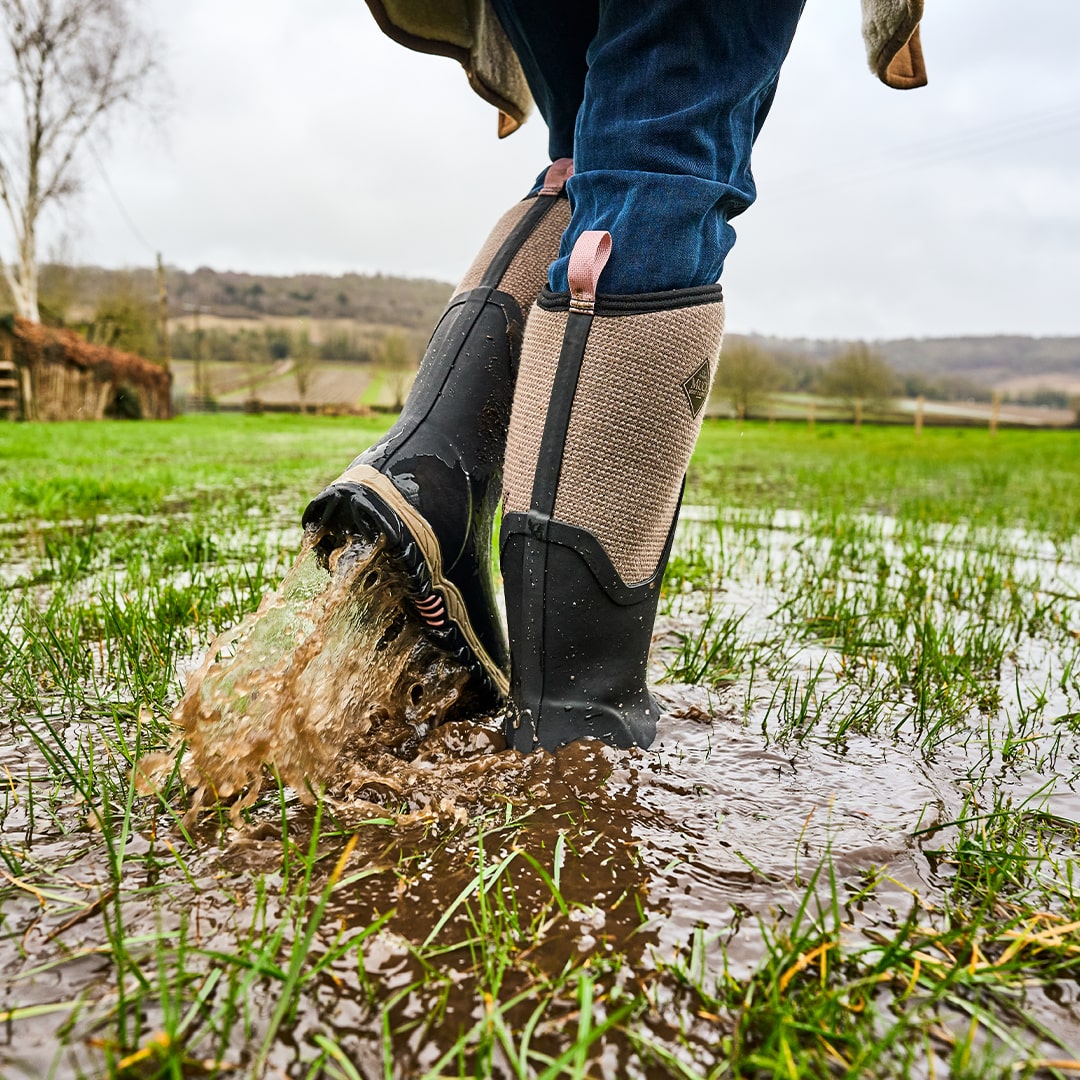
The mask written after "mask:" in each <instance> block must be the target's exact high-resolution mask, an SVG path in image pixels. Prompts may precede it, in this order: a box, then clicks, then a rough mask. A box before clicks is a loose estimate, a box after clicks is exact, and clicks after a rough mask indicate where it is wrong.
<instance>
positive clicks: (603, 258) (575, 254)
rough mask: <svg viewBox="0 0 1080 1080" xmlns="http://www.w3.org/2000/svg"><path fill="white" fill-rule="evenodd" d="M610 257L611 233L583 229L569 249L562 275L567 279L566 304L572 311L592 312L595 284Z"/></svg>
mask: <svg viewBox="0 0 1080 1080" xmlns="http://www.w3.org/2000/svg"><path fill="white" fill-rule="evenodd" d="M610 256H611V233H609V232H600V231H593V232H583V233H582V234H581V235H580V236H579V237H578V239H577V243H576V244H575V245H574V250H573V251H571V252H570V265H569V266H568V267H567V270H566V276H567V278H568V279H569V281H570V306H571V307H572V308H573V309H574V310H575V311H592V310H593V306H594V305H595V303H596V284H597V282H598V281H599V280H600V275H601V274H602V273H603V271H604V267H605V266H607V261H608V259H609V258H610Z"/></svg>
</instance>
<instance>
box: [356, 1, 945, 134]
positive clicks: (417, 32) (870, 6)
mask: <svg viewBox="0 0 1080 1080" xmlns="http://www.w3.org/2000/svg"><path fill="white" fill-rule="evenodd" d="M367 5H368V7H369V8H371V13H372V14H373V15H374V16H375V21H376V22H377V23H378V24H379V27H380V28H381V29H382V30H383V32H384V33H386V34H387V35H389V36H390V37H391V38H393V39H394V40H395V41H397V42H400V43H401V44H402V45H405V46H407V47H408V48H410V49H415V50H417V51H418V52H426V53H435V54H438V55H440V56H449V57H452V58H453V59H455V60H457V61H458V62H459V63H460V64H461V66H462V67H463V68H464V69H465V74H466V75H467V76H468V79H469V83H470V85H471V86H472V88H473V89H474V90H475V91H476V92H477V93H478V94H479V95H480V96H481V97H482V98H484V100H485V101H490V102H491V104H493V105H494V106H495V107H496V108H497V109H498V110H499V126H498V133H499V137H500V138H502V137H503V136H505V135H509V134H510V133H511V132H513V131H516V130H517V129H518V128H519V127H520V126H521V125H522V124H523V123H524V122H525V118H526V117H527V116H528V115H529V113H530V111H531V110H532V104H533V102H532V95H531V94H530V93H529V87H528V84H527V83H526V81H525V75H524V73H523V72H522V70H521V64H520V63H518V58H517V56H516V55H515V53H514V50H513V47H512V46H511V44H510V41H509V39H508V38H507V36H506V34H505V33H504V32H503V28H502V26H501V25H500V24H499V20H498V18H497V17H496V15H495V12H494V11H493V10H492V8H491V5H490V4H489V3H488V2H487V0H367ZM922 12H923V0H862V14H863V22H862V27H863V40H864V41H865V43H866V54H867V59H868V60H869V62H870V69H871V70H872V71H873V72H874V74H875V75H877V77H878V78H879V79H881V81H882V82H883V83H885V84H886V85H887V86H892V87H895V88H896V89H898V90H909V89H912V88H913V87H916V86H925V85H926V66H925V64H924V63H923V55H922V46H921V44H920V40H919V21H920V19H921V18H922Z"/></svg>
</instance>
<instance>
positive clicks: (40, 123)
mask: <svg viewBox="0 0 1080 1080" xmlns="http://www.w3.org/2000/svg"><path fill="white" fill-rule="evenodd" d="M130 7H131V0H0V35H2V37H3V43H2V44H4V45H6V46H7V50H8V56H7V58H6V59H5V60H0V202H2V203H3V206H4V209H5V210H6V211H7V216H8V219H9V222H10V225H11V232H12V236H13V238H14V243H15V251H14V257H13V258H12V259H10V260H7V259H4V258H2V257H0V268H2V269H3V273H4V278H5V280H6V281H7V284H8V287H9V288H10V289H11V295H12V298H13V300H14V302H15V308H16V311H17V312H18V314H19V315H21V316H23V317H24V318H27V319H31V320H32V321H34V322H37V321H38V263H37V226H38V220H39V219H40V217H41V212H42V211H43V210H44V209H45V208H46V207H47V206H48V205H49V204H50V203H54V202H59V201H60V200H62V199H64V198H65V197H67V196H70V195H72V194H74V193H75V192H76V191H77V190H78V188H79V176H78V171H77V162H78V158H79V155H80V152H81V151H82V150H83V148H84V144H85V143H86V141H87V136H89V135H90V134H91V132H94V131H102V130H104V128H105V127H106V124H107V121H108V120H109V118H110V114H113V113H115V112H116V111H117V109H118V108H119V107H120V106H123V105H127V104H132V103H134V102H135V101H136V99H137V97H138V95H139V94H140V92H141V91H142V90H143V89H144V88H145V87H146V85H147V83H148V80H149V77H150V75H151V74H152V73H153V72H154V71H155V66H156V65H155V57H154V50H153V44H152V42H151V40H150V38H149V37H147V36H146V35H145V34H144V33H143V32H142V31H141V30H140V29H139V27H138V26H137V25H136V23H135V22H134V20H133V19H132V17H131V14H130ZM8 118H10V120H11V123H10V124H9V123H8V122H7V120H8Z"/></svg>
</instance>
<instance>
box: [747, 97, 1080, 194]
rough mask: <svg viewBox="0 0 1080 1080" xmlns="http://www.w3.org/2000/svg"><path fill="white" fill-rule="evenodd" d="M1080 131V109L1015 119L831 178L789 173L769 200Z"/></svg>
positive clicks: (840, 170)
mask: <svg viewBox="0 0 1080 1080" xmlns="http://www.w3.org/2000/svg"><path fill="white" fill-rule="evenodd" d="M1077 126H1080V107H1078V106H1068V107H1066V108H1061V109H1057V110H1053V111H1050V112H1047V111H1046V110H1039V111H1038V112H1033V113H1028V114H1025V115H1022V116H1015V117H1011V118H1009V119H1007V120H1003V121H1001V122H999V123H995V124H991V125H989V126H986V127H984V128H981V129H977V130H974V131H967V132H961V133H949V134H945V135H939V136H935V137H934V138H931V139H924V140H920V141H918V142H914V143H908V144H906V145H899V146H892V147H885V148H882V149H880V150H878V151H876V152H874V153H872V154H867V155H864V156H863V157H861V158H859V159H856V160H853V161H849V162H847V163H844V162H840V163H838V164H836V165H835V166H830V168H829V170H828V172H825V171H814V172H803V173H801V174H793V173H788V174H787V175H785V176H783V177H782V178H780V179H779V180H778V181H777V183H776V184H769V189H768V190H769V200H770V201H771V202H777V201H781V200H784V199H790V198H793V197H798V196H803V195H809V194H815V193H819V192H821V191H823V190H833V189H835V188H838V187H847V186H850V185H852V184H861V183H866V182H868V181H873V180H878V179H881V178H882V177H885V176H897V175H902V174H903V173H905V172H907V171H910V170H911V169H915V168H923V167H926V166H930V165H939V164H943V163H945V162H948V161H955V160H962V159H966V158H972V157H977V156H979V155H982V154H985V153H988V152H992V151H998V150H1003V149H1006V148H1009V147H1013V146H1018V145H1022V144H1023V143H1026V142H1033V141H1039V140H1041V139H1046V138H1050V137H1052V136H1056V135H1061V134H1064V133H1065V132H1067V131H1069V130H1070V129H1072V128H1075V127H1077Z"/></svg>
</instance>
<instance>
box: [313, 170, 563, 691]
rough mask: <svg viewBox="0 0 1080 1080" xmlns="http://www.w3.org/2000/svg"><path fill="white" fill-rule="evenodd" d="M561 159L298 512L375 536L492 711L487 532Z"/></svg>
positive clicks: (502, 658) (552, 244)
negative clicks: (382, 419)
mask: <svg viewBox="0 0 1080 1080" xmlns="http://www.w3.org/2000/svg"><path fill="white" fill-rule="evenodd" d="M571 171H572V166H571V164H570V162H569V161H561V162H556V164H555V165H553V166H552V168H551V169H550V170H549V173H548V181H547V183H546V184H545V186H544V188H543V189H542V190H541V192H540V193H539V194H538V195H536V196H534V197H531V198H528V199H525V200H523V201H522V202H521V203H519V204H517V205H516V206H515V207H513V208H512V209H511V210H510V211H508V212H507V213H506V214H504V215H503V217H502V218H501V219H500V221H499V222H498V224H497V225H496V226H495V229H494V230H493V231H492V233H491V236H490V237H489V238H488V241H487V243H486V244H485V245H484V247H483V248H482V250H481V251H480V253H479V255H478V256H477V258H476V259H475V260H474V262H473V265H472V266H471V267H470V269H469V271H468V272H467V273H466V275H465V278H464V279H463V281H462V284H461V286H460V287H459V289H458V290H457V291H456V292H455V294H454V297H453V298H452V299H451V301H450V303H449V305H448V307H447V309H446V311H445V312H444V314H443V316H442V318H441V319H440V321H439V324H438V326H437V327H436V329H435V331H434V333H433V335H432V337H431V340H430V342H429V344H428V347H427V350H426V352H425V354H424V357H423V359H422V361H421V364H420V369H419V372H418V373H417V377H416V380H415V381H414V383H413V386H412V389H411V390H410V393H409V396H408V398H407V400H406V402H405V406H404V408H403V410H402V412H401V415H400V417H399V418H398V420H397V422H396V423H395V424H394V426H393V427H392V428H391V429H390V431H389V432H388V433H387V434H386V435H385V436H384V437H383V438H382V439H380V440H379V441H378V442H377V443H376V444H375V445H374V446H372V447H371V448H370V449H368V450H366V451H364V452H363V453H362V454H360V455H359V456H358V457H357V458H356V459H355V460H354V461H353V462H352V464H351V465H350V466H349V468H348V469H347V470H346V471H345V473H343V474H342V476H341V477H339V478H338V479H337V480H336V481H334V483H332V484H331V485H330V486H329V487H328V488H327V489H326V490H325V491H323V492H322V493H321V494H320V495H319V496H318V497H317V498H316V499H315V500H314V501H313V502H312V504H311V505H310V506H309V507H308V509H307V511H306V512H305V514H304V524H305V525H309V524H315V525H324V526H326V527H328V528H331V529H334V528H343V529H345V530H346V531H351V532H354V533H360V534H364V533H368V534H370V535H372V536H373V537H375V536H381V537H385V538H386V540H387V541H388V542H389V543H390V545H391V549H392V550H393V551H394V552H395V553H396V554H397V556H398V557H399V561H400V563H401V564H402V567H403V569H405V570H406V571H407V572H408V574H409V575H410V577H411V579H412V581H413V584H414V590H415V595H414V596H413V598H412V599H413V604H414V606H415V608H416V611H417V613H418V614H419V615H420V617H421V618H422V619H423V620H424V621H425V623H426V624H427V625H428V627H429V628H430V631H431V634H432V636H434V637H438V638H440V639H441V640H442V642H443V644H444V645H445V646H446V648H447V649H448V650H449V651H451V652H453V653H454V654H456V655H457V656H458V657H459V658H460V659H462V660H463V661H465V662H466V663H467V664H469V666H470V667H471V668H473V669H475V675H476V680H475V681H476V683H477V684H478V687H479V692H477V693H474V695H473V698H474V702H473V703H474V704H476V705H481V706H490V705H494V704H497V703H498V701H499V700H500V699H501V698H502V697H503V696H504V695H505V692H506V689H507V675H506V671H507V668H508V657H507V649H506V642H505V637H504V634H503V630H502V626H501V622H500V619H499V615H498V610H497V606H496V601H495V584H494V579H493V573H492V565H491V563H492V560H491V543H492V522H493V519H494V514H495V509H496V506H497V503H498V500H499V495H500V488H501V479H502V467H503V455H504V451H505V444H506V431H507V425H508V423H509V417H510V408H511V401H512V398H513V391H514V382H515V379H516V375H517V366H518V358H519V355H520V347H521V338H522V327H523V323H524V317H523V313H524V312H527V311H528V310H529V307H530V306H531V304H532V302H533V301H534V299H535V297H536V295H537V294H538V292H539V290H540V288H541V287H542V285H543V282H544V280H545V278H546V274H547V267H548V264H549V263H550V261H551V260H552V259H553V258H554V256H555V254H556V253H557V251H558V245H559V238H560V236H561V234H562V231H563V229H564V228H565V227H566V224H567V222H568V220H569V207H568V204H567V200H566V196H565V193H564V185H565V180H566V176H567V175H569V173H570V172H571Z"/></svg>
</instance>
